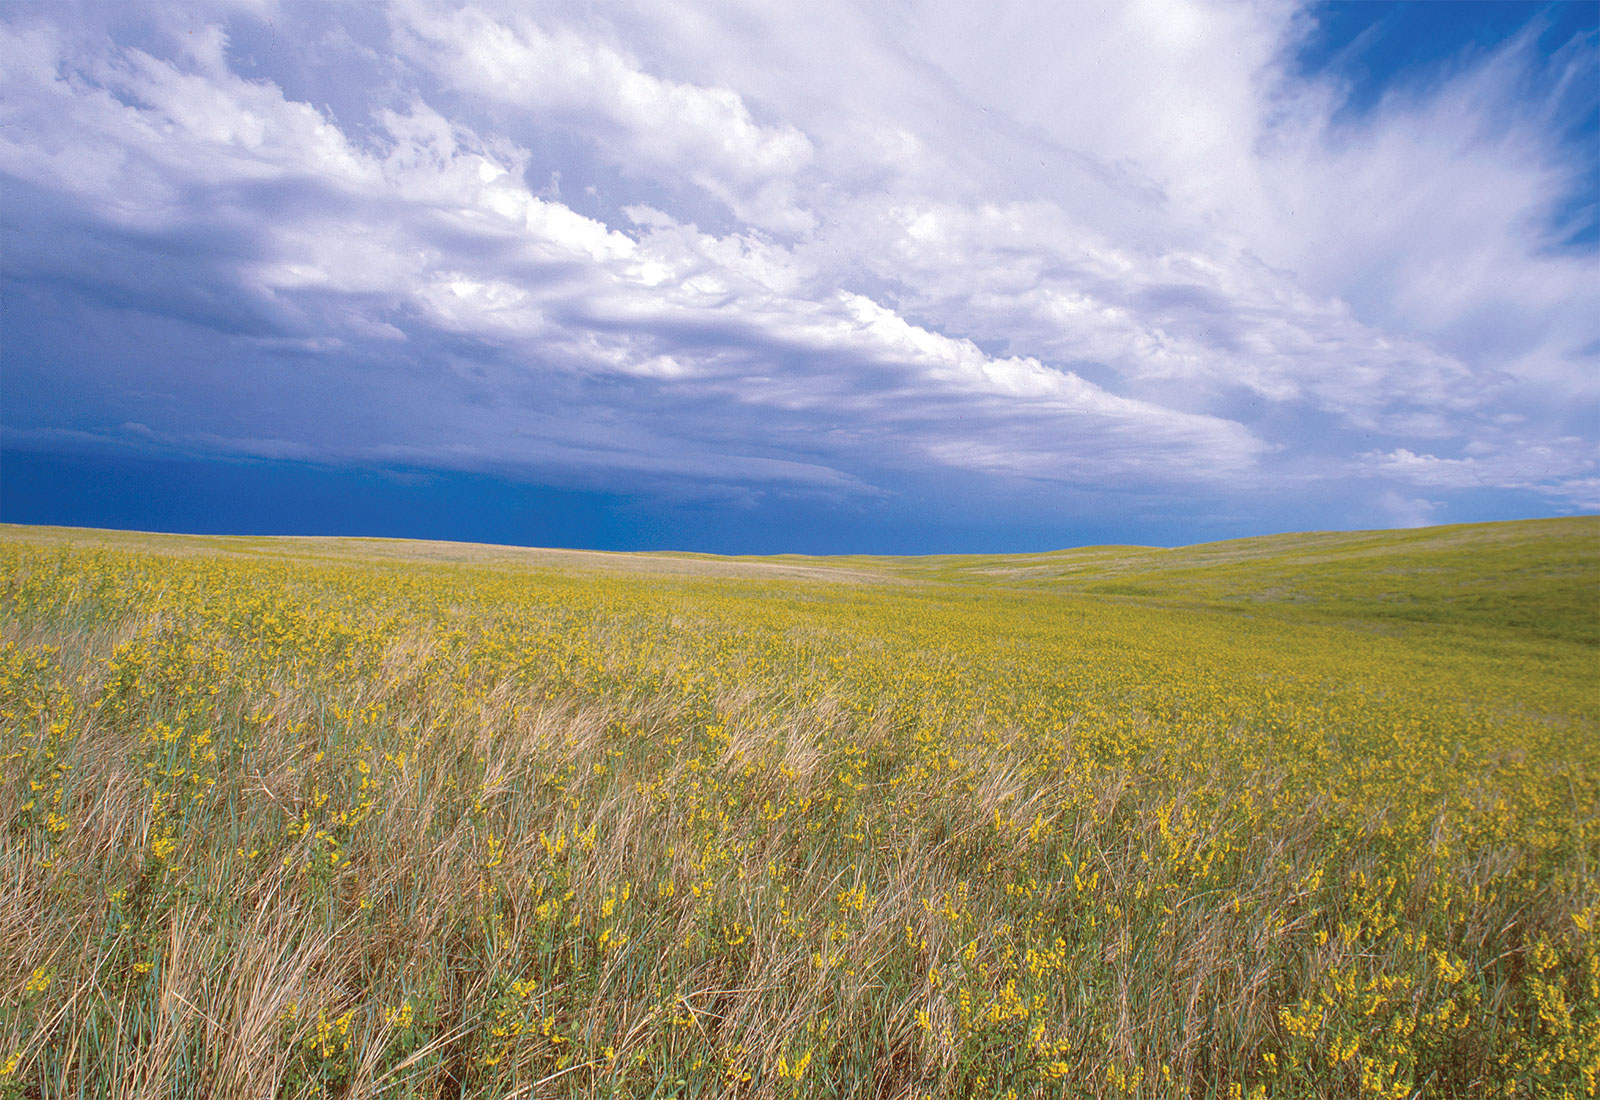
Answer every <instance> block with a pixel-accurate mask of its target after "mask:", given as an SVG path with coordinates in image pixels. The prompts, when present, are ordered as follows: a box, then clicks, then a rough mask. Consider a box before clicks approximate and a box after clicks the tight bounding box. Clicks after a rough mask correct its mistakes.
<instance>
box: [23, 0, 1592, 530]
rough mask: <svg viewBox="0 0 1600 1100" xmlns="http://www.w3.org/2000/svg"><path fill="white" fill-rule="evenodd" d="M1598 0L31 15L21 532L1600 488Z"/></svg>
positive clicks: (1304, 521) (1363, 517)
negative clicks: (28, 526) (45, 526)
mask: <svg viewBox="0 0 1600 1100" xmlns="http://www.w3.org/2000/svg"><path fill="white" fill-rule="evenodd" d="M1597 200H1600V5H1597V4H1595V3H1593V2H1587V3H1465V4H1461V3H1450V2H1432V3H1357V4H1348V3H1333V4H1329V3H1309V4H1308V3H1302V2H1294V0H1227V2H1205V0H1117V2H1114V3H1100V2H1097V0H1073V2H1071V3H1065V4H1063V3H1061V2H1060V0H1014V2H1013V0H997V2H994V3H984V4H972V3H968V2H956V0H940V2H920V0H890V2H885V0H806V2H804V3H800V2H768V3H751V2H749V0H677V2H674V3H672V4H659V3H643V2H633V3H630V2H624V0H583V2H581V3H580V2H576V0H571V2H551V3H546V2H540V0H518V2H509V0H508V2H495V0H387V2H363V3H353V2H352V3H341V2H335V0H308V2H296V0H181V2H179V0H146V2H143V3H140V4H138V5H133V4H126V3H120V2H109V3H82V2H75V0H46V2H29V0H0V234H3V237H0V244H3V250H0V520H3V521H6V522H14V523H49V524H67V525H77V526H102V527H123V528H134V529H142V530H175V531H195V532H215V533H258V534H344V535H384V536H399V537H422V538H445V539H463V540H472V541H486V542H500V543H510V544H517V545H548V546H578V547H590V548H596V549H618V550H633V549H678V550H700V551H711V552H721V553H781V552H797V553H937V552H1011V551H1037V550H1047V549H1052V548H1057V547H1067V546H1079V545H1089V544H1097V543H1142V544H1154V545H1181V544H1189V543H1195V542H1201V541H1209V540H1214V539H1221V538H1231V537H1239V536H1246V535H1252V534H1264V533H1270V532H1279V531H1292V530H1312V529H1343V530H1349V529H1362V528H1391V527H1408V526H1420V525H1426V524H1436V523H1455V522H1469V521H1478V520H1496V519H1511V518H1522V517H1534V516H1557V515H1568V514H1575V513H1583V512H1594V511H1596V510H1600V400H1597V399H1600V369H1597V368H1600V210H1597Z"/></svg>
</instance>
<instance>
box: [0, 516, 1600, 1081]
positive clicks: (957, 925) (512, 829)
mask: <svg viewBox="0 0 1600 1100" xmlns="http://www.w3.org/2000/svg"><path fill="white" fill-rule="evenodd" d="M1597 533H1600V532H1597V528H1596V524H1595V521H1593V520H1591V519H1581V520H1570V521H1549V522H1541V523H1538V524H1510V525H1486V526H1480V527H1476V528H1456V529H1448V528H1447V529H1435V530H1433V531H1424V532H1405V533H1390V534H1382V535H1372V534H1368V535H1351V536H1284V537H1281V538H1276V539H1270V540H1248V541H1246V542H1243V543H1235V544H1217V545H1214V546H1210V547H1197V548H1189V549H1187V550H1181V551H1146V550H1137V549H1113V550H1100V551H1092V552H1073V551H1069V552H1064V553H1062V554H1057V555H1041V556H1037V557H1030V558H998V559H997V558H990V559H978V558H941V559H848V560H841V559H833V560H823V561H815V560H804V559H782V560H767V561H761V562H739V561H730V560H726V559H716V560H710V559H700V558H691V557H664V556H655V555H650V556H633V555H587V554H576V553H564V552H539V551H520V550H514V549H510V548H489V547H460V546H450V545H448V544H408V543H395V542H385V541H378V540H309V539H308V540H229V539H187V538H181V537H175V536H133V535H125V534H118V533H88V532H62V531H56V532H51V531H40V530H30V529H19V528H9V529H5V531H4V537H3V539H0V613H3V634H0V755H3V757H4V759H5V760H6V770H5V773H4V778H3V781H0V820H4V821H6V822H7V823H8V831H7V834H6V842H5V847H4V849H3V851H0V860H3V862H0V875H3V876H4V880H5V882H6V883H7V886H8V889H7V891H5V892H4V895H3V897H0V942H3V943H4V945H5V946H4V947H0V1067H3V1068H4V1069H5V1076H3V1077H0V1095H4V1094H5V1090H10V1092H11V1093H14V1094H16V1095H22V1096H41V1097H43V1096H58V1095H60V1096H65V1095H95V1096H143V1095H156V1094H160V1095H163V1096H166V1095H184V1096H187V1095H222V1094H229V1095H248V1096H317V1095H324V1096H331V1095H351V1096H364V1095H373V1094H381V1095H391V1096H413V1097H459V1096H485V1097H487V1096H506V1095H518V1096H546V1095H548V1096H568V1095H572V1096H580V1095H581V1096H623V1095H628V1096H640V1097H644V1096H678V1095H700V1096H720V1095H749V1096H762V1097H792V1096H818V1097H821V1096H839V1095H857V1096H910V1095H930V1096H933V1095H937V1096H983V1097H990V1096H1005V1095H1016V1096H1059V1095H1083V1096H1146V1097H1155V1096H1195V1097H1210V1096H1215V1097H1230V1096H1285V1097H1342V1096H1389V1097H1394V1098H1397V1100H1398V1098H1401V1097H1410V1096H1413V1095H1424V1096H1463V1097H1465V1096H1481V1095H1507V1096H1517V1095H1526V1096H1542V1095H1563V1094H1565V1095H1571V1096H1586V1095H1593V1093H1594V1088H1595V1074H1596V1071H1597V1067H1600V958H1597V954H1596V950H1595V946H1594V943H1595V938H1594V936H1593V934H1592V933H1593V931H1594V928H1593V925H1594V922H1595V921H1596V919H1597V918H1600V888H1597V884H1596V877H1595V871H1594V868H1595V867H1596V863H1597V857H1600V824H1597V814H1600V750H1597V748H1596V739H1595V732H1596V729H1595V726H1596V721H1597V718H1600V714H1597V709H1600V708H1597V702H1596V699H1595V693H1594V690H1593V682H1594V681H1593V677H1594V672H1595V670H1596V652H1597V651H1596V645H1595V640H1594V638H1593V631H1592V629H1590V628H1589V627H1590V626H1592V622H1593V619H1594V611H1595V603H1594V600H1595V592H1596V569H1597V560H1600V556H1597V550H1600V540H1597V538H1596V535H1597ZM1107 586H1111V587H1110V588H1109V589H1108V587H1107ZM1396 609H1399V610H1398V611H1397V610H1396ZM1585 624H1589V626H1586V625H1585Z"/></svg>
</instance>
